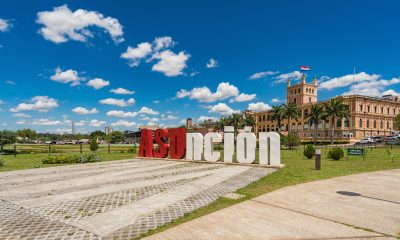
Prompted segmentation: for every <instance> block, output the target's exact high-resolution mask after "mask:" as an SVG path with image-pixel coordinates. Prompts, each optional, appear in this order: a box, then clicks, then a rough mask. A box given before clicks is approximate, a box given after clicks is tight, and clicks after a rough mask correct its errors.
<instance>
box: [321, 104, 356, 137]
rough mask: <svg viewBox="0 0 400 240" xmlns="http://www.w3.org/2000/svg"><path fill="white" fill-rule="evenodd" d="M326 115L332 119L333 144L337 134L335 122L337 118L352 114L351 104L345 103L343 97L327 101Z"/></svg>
mask: <svg viewBox="0 0 400 240" xmlns="http://www.w3.org/2000/svg"><path fill="white" fill-rule="evenodd" d="M324 105H325V111H326V117H327V118H330V119H331V122H330V125H331V144H333V136H334V135H335V122H336V120H337V119H342V118H348V117H349V115H350V110H349V105H346V104H344V103H343V99H337V98H332V99H331V100H330V101H329V102H327V103H325V104H324Z"/></svg>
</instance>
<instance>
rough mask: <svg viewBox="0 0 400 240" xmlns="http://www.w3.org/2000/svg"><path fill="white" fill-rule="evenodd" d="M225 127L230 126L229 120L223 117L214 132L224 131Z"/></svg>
mask: <svg viewBox="0 0 400 240" xmlns="http://www.w3.org/2000/svg"><path fill="white" fill-rule="evenodd" d="M224 126H229V124H228V118H226V117H221V118H220V119H219V121H218V122H217V124H216V125H215V127H214V132H218V131H224Z"/></svg>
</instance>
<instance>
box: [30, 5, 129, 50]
mask: <svg viewBox="0 0 400 240" xmlns="http://www.w3.org/2000/svg"><path fill="white" fill-rule="evenodd" d="M36 23H38V24H41V25H43V26H42V27H41V28H40V30H39V33H40V34H41V35H42V36H43V37H44V38H45V39H46V40H49V41H52V42H54V43H64V42H67V41H69V40H75V41H80V42H87V40H88V38H91V37H93V36H94V34H93V33H92V32H91V28H92V27H98V28H101V29H103V30H104V31H105V32H107V33H108V34H109V35H110V36H111V38H112V39H113V41H114V42H116V43H120V42H122V41H124V38H123V35H124V31H123V26H122V25H121V24H120V23H119V21H118V19H116V18H112V17H105V16H104V15H103V14H101V13H99V12H96V11H88V10H85V9H77V10H76V11H74V12H72V11H71V10H70V9H69V8H68V6H67V5H66V4H65V5H62V6H59V7H54V8H53V10H52V11H42V12H38V13H37V19H36Z"/></svg>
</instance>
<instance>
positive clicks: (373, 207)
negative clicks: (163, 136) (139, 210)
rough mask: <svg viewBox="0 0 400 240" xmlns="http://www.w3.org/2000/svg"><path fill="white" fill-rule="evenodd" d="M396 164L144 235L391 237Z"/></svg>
mask: <svg viewBox="0 0 400 240" xmlns="http://www.w3.org/2000/svg"><path fill="white" fill-rule="evenodd" d="M399 234H400V169H397V170H388V171H380V172H372V173H363V174H356V175H351V176H346V177H339V178H333V179H329V180H323V181H315V182H310V183H306V184H301V185H296V186H290V187H286V188H283V189H280V190H277V191H274V192H271V193H268V194H265V195H262V196H259V197H257V198H254V199H251V200H248V201H245V202H242V203H239V204H236V205H234V206H231V207H228V208H225V209H222V210H220V211H217V212H215V213H212V214H209V215H207V216H203V217H200V218H197V219H194V220H192V221H190V222H187V223H184V224H182V225H179V226H176V227H174V228H171V229H168V230H166V231H164V232H161V233H159V234H155V235H152V236H150V237H148V238H146V239H148V240H180V239H191V240H210V239H221V240H222V239H260V240H261V239H263V240H265V239H304V240H306V239H307V240H311V239H313V240H314V239H315V240H316V239H319V240H321V239H330V240H333V239H336V240H338V239H347V240H348V239H354V240H360V239H365V240H372V239H377V240H383V239H393V240H394V239H397V238H396V237H397V236H399Z"/></svg>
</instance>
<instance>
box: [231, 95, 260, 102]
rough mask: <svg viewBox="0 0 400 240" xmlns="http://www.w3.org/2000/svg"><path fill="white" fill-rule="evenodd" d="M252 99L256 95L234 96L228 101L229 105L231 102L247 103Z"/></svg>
mask: <svg viewBox="0 0 400 240" xmlns="http://www.w3.org/2000/svg"><path fill="white" fill-rule="evenodd" d="M254 98H256V94H246V93H241V94H239V95H238V96H236V97H235V98H232V99H231V100H229V102H230V103H233V102H247V101H251V100H253V99H254Z"/></svg>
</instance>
